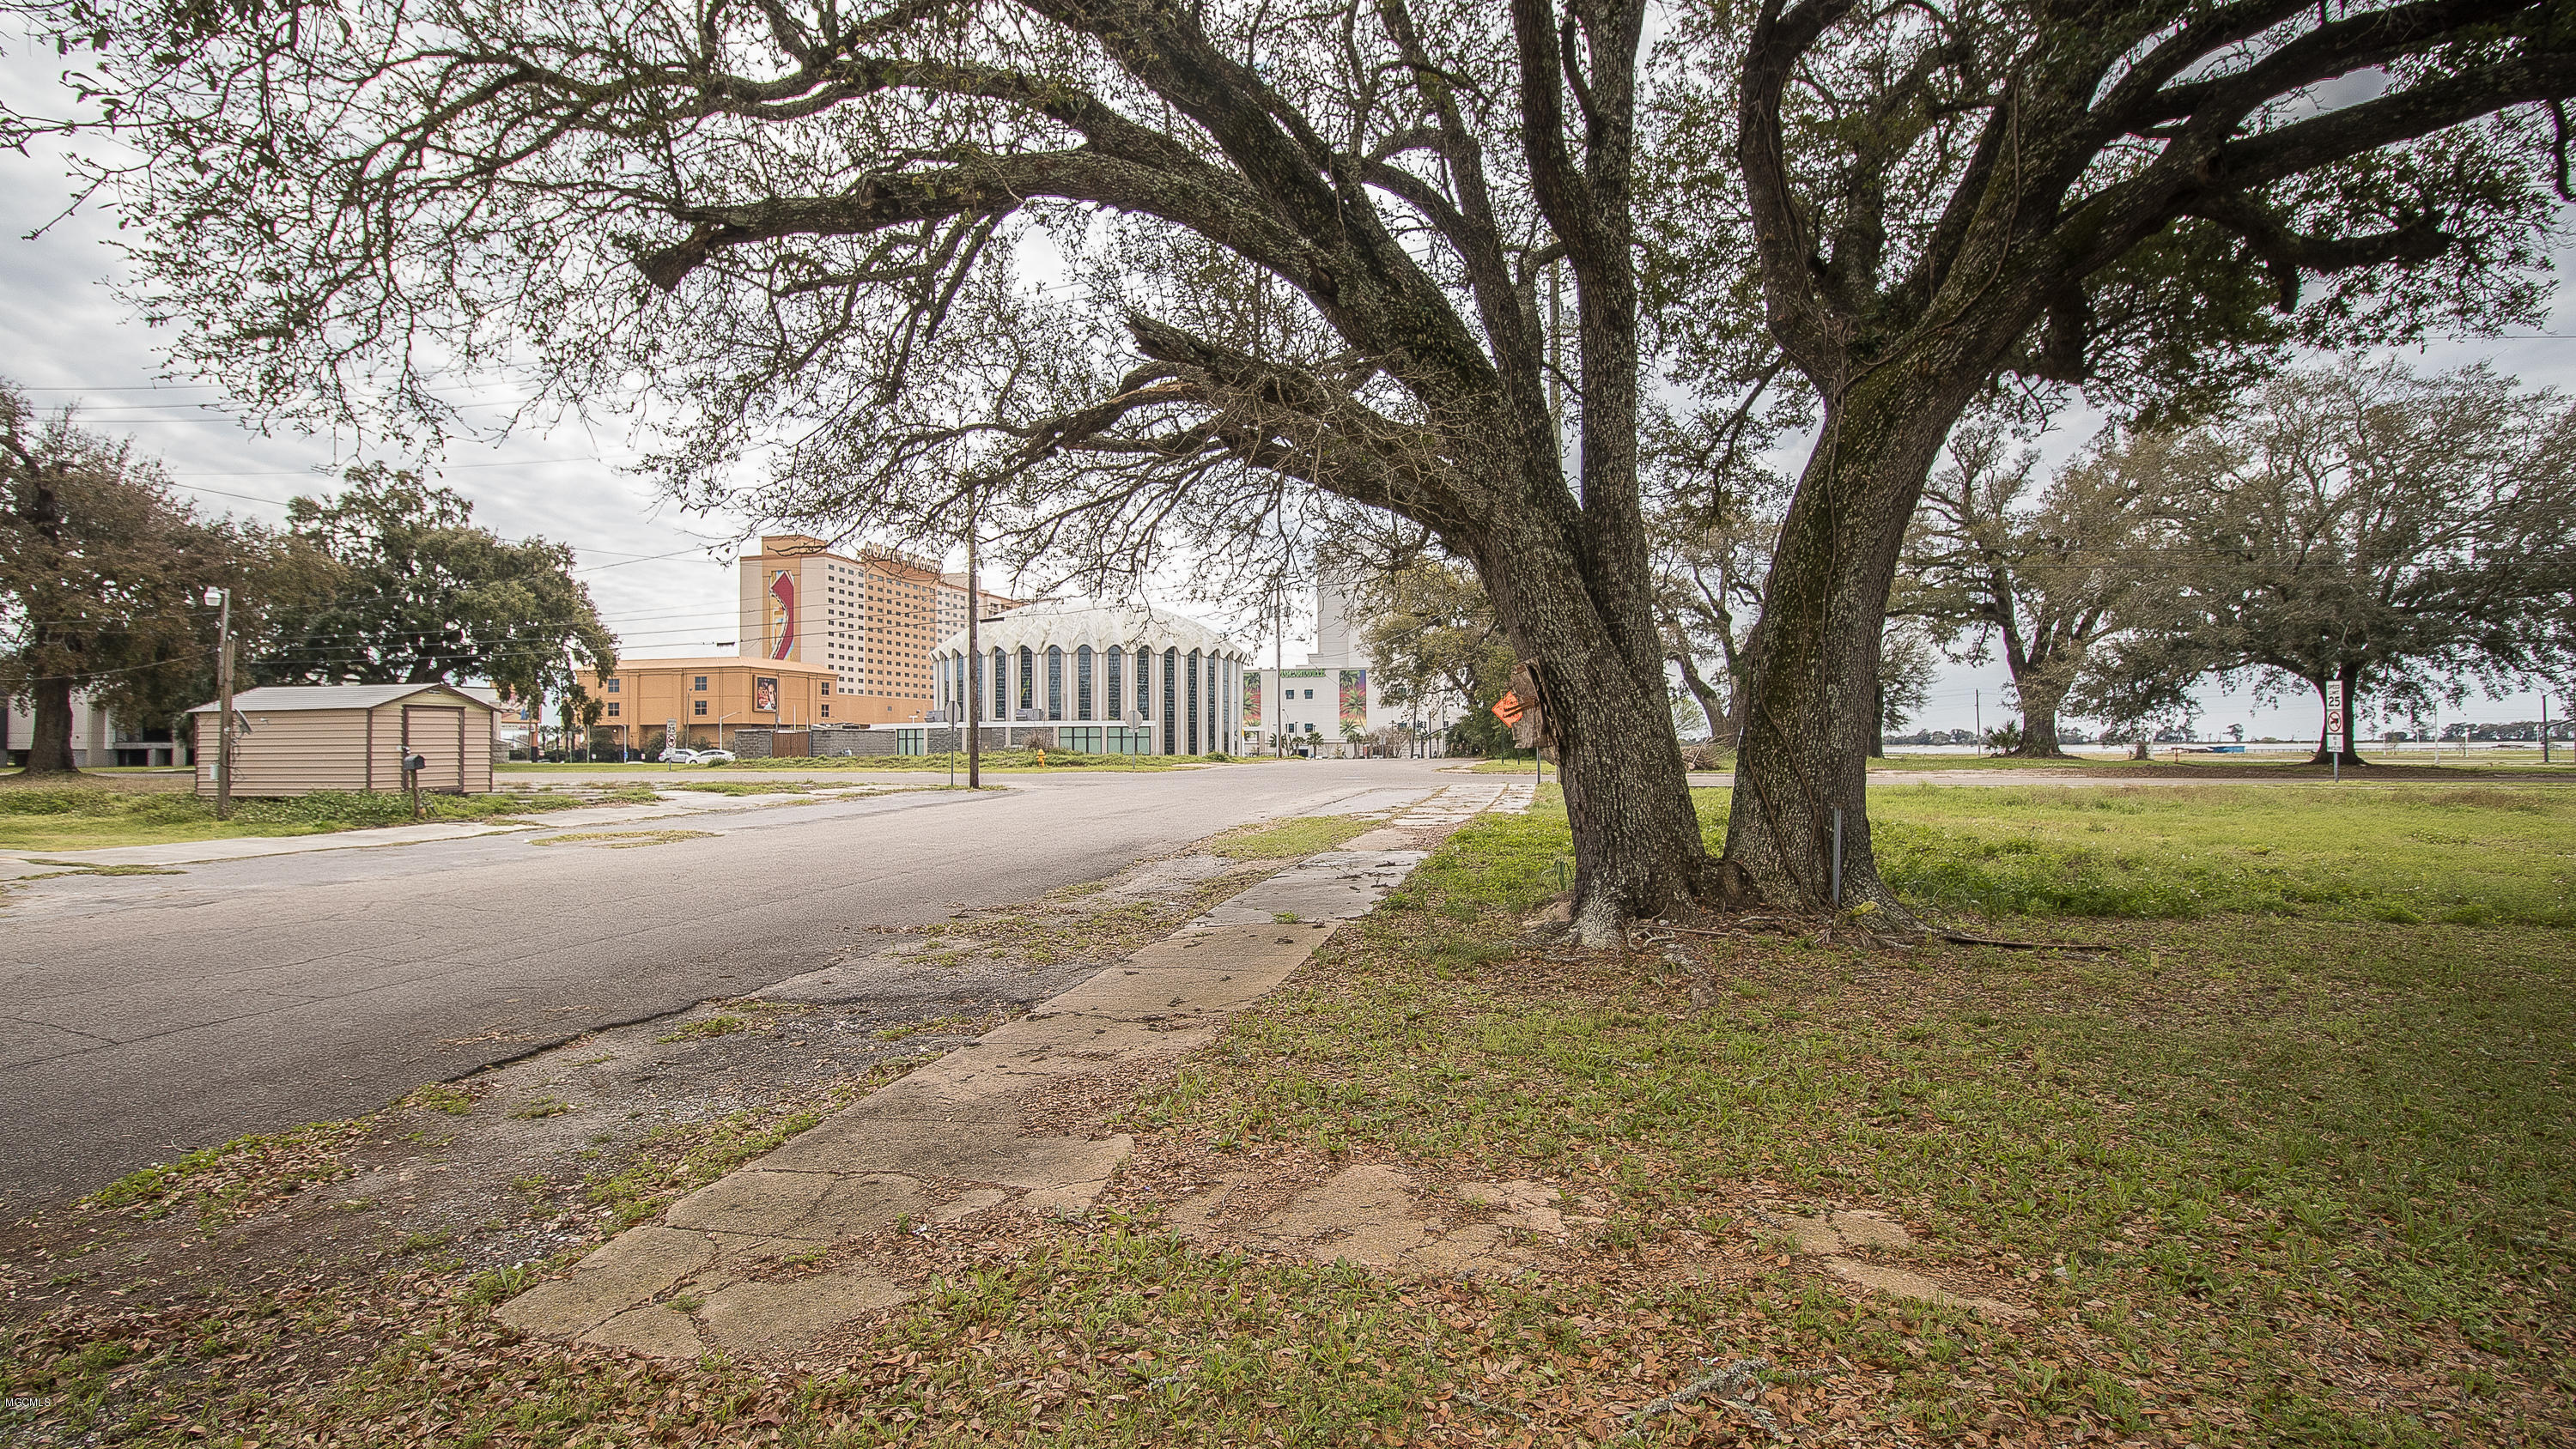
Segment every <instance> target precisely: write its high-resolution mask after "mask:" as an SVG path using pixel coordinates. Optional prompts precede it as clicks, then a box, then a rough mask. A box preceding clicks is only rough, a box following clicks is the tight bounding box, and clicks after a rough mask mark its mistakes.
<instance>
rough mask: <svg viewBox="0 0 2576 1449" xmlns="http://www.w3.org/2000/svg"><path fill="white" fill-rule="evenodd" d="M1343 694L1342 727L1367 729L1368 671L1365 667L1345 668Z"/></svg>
mask: <svg viewBox="0 0 2576 1449" xmlns="http://www.w3.org/2000/svg"><path fill="white" fill-rule="evenodd" d="M1341 696H1342V697H1341V705H1342V728H1343V729H1344V730H1354V729H1357V730H1364V729H1367V728H1368V671H1367V670H1365V669H1345V670H1343V671H1342V691H1341Z"/></svg>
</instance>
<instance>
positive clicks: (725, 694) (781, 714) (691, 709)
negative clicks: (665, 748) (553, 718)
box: [579, 655, 910, 755]
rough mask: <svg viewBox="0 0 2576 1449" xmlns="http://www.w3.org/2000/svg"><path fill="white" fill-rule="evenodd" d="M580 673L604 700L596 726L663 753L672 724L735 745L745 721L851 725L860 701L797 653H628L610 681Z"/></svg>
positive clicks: (633, 746) (689, 738) (684, 736)
mask: <svg viewBox="0 0 2576 1449" xmlns="http://www.w3.org/2000/svg"><path fill="white" fill-rule="evenodd" d="M579 678H580V680H581V687H582V688H583V689H585V690H587V691H589V693H590V695H591V697H592V698H594V699H596V700H598V701H600V704H601V706H602V709H601V713H600V716H599V725H598V728H599V729H601V730H605V731H609V732H610V733H611V734H612V735H613V736H614V737H615V738H616V739H617V740H618V742H619V743H620V744H622V745H624V746H625V748H627V749H628V750H630V751H633V752H635V753H638V754H642V755H657V754H660V753H661V752H662V738H663V735H664V733H665V732H666V730H667V729H668V727H669V726H670V725H671V724H672V723H674V722H676V723H677V724H678V725H679V727H680V743H681V744H683V745H685V746H687V747H689V748H692V749H706V748H708V747H710V746H718V747H722V748H725V749H731V748H732V747H733V739H734V734H735V732H736V731H738V730H741V729H743V728H744V727H746V726H757V727H759V728H762V729H772V728H779V727H788V728H796V729H806V728H811V727H812V726H814V725H818V724H823V725H830V724H843V723H851V722H854V721H852V720H850V719H849V717H848V716H849V713H850V710H851V709H852V707H853V706H855V705H856V704H858V703H859V701H857V700H855V699H852V698H850V697H848V696H845V695H843V694H841V693H840V692H839V691H838V690H837V689H835V688H834V681H833V674H832V670H831V669H830V668H829V667H828V666H825V665H819V664H804V663H799V662H797V661H795V660H792V659H776V660H770V659H743V658H740V657H737V656H733V655H713V656H710V657H707V658H703V659H630V660H625V661H623V662H621V663H619V665H618V666H617V671H616V672H615V673H614V674H611V675H609V676H608V677H607V678H606V679H601V678H600V677H599V676H597V675H595V674H591V673H589V672H588V671H584V672H583V673H582V674H581V675H580V676H579ZM909 722H910V720H909V717H908V716H907V718H906V723H909Z"/></svg>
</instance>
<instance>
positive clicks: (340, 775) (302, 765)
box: [188, 684, 495, 797]
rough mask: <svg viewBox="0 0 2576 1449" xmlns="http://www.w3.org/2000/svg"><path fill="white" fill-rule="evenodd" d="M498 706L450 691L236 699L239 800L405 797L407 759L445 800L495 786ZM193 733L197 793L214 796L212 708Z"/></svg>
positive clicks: (293, 691) (275, 692)
mask: <svg viewBox="0 0 2576 1449" xmlns="http://www.w3.org/2000/svg"><path fill="white" fill-rule="evenodd" d="M494 708H495V707H494V705H493V702H492V700H491V698H490V697H489V696H488V694H487V692H486V691H483V690H479V689H470V688H462V687H459V686H457V685H452V684H320V685H271V686H269V687H267V688H264V689H252V690H245V691H243V692H242V693H240V694H237V695H234V696H233V714H234V717H235V721H236V722H235V724H234V726H233V730H234V733H233V794H234V795H236V796H244V797H251V796H282V795H306V794H310V793H312V792H313V791H316V790H400V789H402V788H404V781H403V771H402V762H403V756H404V755H405V754H417V755H419V756H420V757H421V758H422V759H424V760H427V761H428V762H429V763H428V764H427V765H426V766H425V767H424V768H423V769H422V770H421V772H420V787H421V788H422V789H423V790H433V791H437V792H439V793H442V794H448V795H482V794H488V793H490V791H491V789H492V755H493V750H494V743H493V732H492V717H493V714H494ZM188 714H189V716H190V723H191V724H193V725H194V726H195V727H196V739H197V793H198V794H200V795H212V794H214V793H215V714H216V706H214V705H213V704H201V705H198V706H197V707H196V708H195V709H192V710H190V711H188Z"/></svg>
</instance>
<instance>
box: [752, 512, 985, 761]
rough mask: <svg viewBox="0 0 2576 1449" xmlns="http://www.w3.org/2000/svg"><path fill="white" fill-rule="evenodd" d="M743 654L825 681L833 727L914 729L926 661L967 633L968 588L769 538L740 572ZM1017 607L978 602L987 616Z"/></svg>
mask: <svg viewBox="0 0 2576 1449" xmlns="http://www.w3.org/2000/svg"><path fill="white" fill-rule="evenodd" d="M739 577H740V588H741V598H742V617H741V619H740V621H739V628H740V630H741V633H740V634H739V635H738V636H737V637H738V638H739V639H740V640H741V643H740V644H739V646H737V647H739V648H740V649H741V651H742V653H743V654H744V655H745V656H747V657H751V658H756V659H761V660H766V661H768V662H770V663H773V664H790V663H793V664H802V665H807V666H812V667H816V668H820V669H822V670H824V671H826V672H828V673H829V674H830V676H831V680H832V688H833V695H834V703H835V705H836V708H834V710H833V711H832V718H831V720H830V721H829V722H830V723H833V724H871V725H884V724H906V725H908V724H913V723H916V722H918V721H919V720H920V718H921V717H922V716H923V715H925V714H927V713H928V711H929V710H930V708H931V695H932V688H931V665H930V656H931V654H932V652H933V651H934V650H936V649H937V648H938V647H939V643H940V641H941V640H942V639H945V638H946V637H947V636H948V635H950V634H951V633H954V632H956V631H957V630H959V629H963V628H965V627H966V587H965V580H964V579H963V578H961V577H958V576H956V575H948V574H942V573H941V572H940V571H939V567H938V565H937V564H936V563H935V562H934V561H932V560H930V559H926V558H919V557H916V556H914V555H911V554H907V553H902V552H898V551H897V550H894V549H890V548H880V547H877V546H875V545H868V546H865V547H862V548H861V549H860V550H859V552H858V556H857V557H855V558H853V557H849V556H847V555H843V554H837V553H833V552H832V551H831V550H830V549H829V548H827V547H826V546H825V545H824V543H823V540H821V539H819V538H812V537H809V536H807V535H804V534H798V533H781V534H770V535H768V536H767V537H764V538H763V539H761V541H760V552H759V553H757V554H747V555H745V556H744V557H743V559H742V567H741V570H740V574H739ZM1013 603H1014V601H1013V600H1010V599H1005V598H1002V597H1001V596H1000V595H997V594H992V593H986V594H985V595H984V614H985V616H986V617H990V616H992V615H993V614H995V613H998V612H1000V611H1001V610H1003V609H1006V608H1009V607H1011V606H1012V605H1013Z"/></svg>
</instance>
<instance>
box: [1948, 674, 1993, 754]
mask: <svg viewBox="0 0 2576 1449" xmlns="http://www.w3.org/2000/svg"><path fill="white" fill-rule="evenodd" d="M1953 697H1954V698H1955V696H1953ZM1968 708H1970V709H1972V710H1975V711H1976V713H1975V715H1973V716H1972V718H1973V719H1975V720H1976V723H1977V758H1979V759H1984V758H1985V754H1986V692H1985V691H1984V690H1982V689H1972V690H1970V691H1968Z"/></svg>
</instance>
